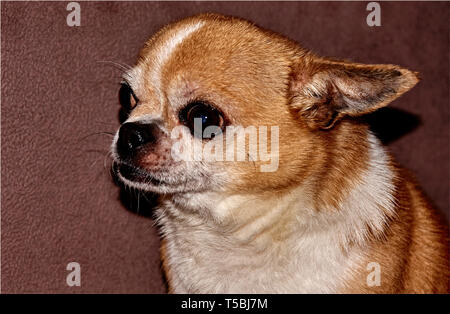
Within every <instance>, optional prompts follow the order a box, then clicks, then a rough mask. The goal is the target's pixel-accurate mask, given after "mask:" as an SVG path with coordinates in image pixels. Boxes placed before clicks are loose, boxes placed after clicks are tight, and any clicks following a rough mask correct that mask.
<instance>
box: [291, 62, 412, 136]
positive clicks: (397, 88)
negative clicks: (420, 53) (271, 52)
mask: <svg viewBox="0 0 450 314" xmlns="http://www.w3.org/2000/svg"><path fill="white" fill-rule="evenodd" d="M290 80H291V81H290V90H289V92H290V96H291V102H290V105H291V108H292V109H293V110H294V111H295V112H297V113H298V114H299V115H300V116H301V117H302V118H304V119H305V121H306V122H307V124H308V126H310V127H311V128H315V129H317V128H321V129H329V128H331V127H332V126H333V125H334V124H335V122H336V121H338V120H339V118H341V117H343V116H345V115H349V116H359V115H363V114H365V113H369V112H372V111H374V110H376V109H378V108H381V107H384V106H386V105H387V104H388V103H390V102H391V101H393V100H394V99H395V98H397V97H399V96H400V95H401V94H403V93H404V92H406V91H408V90H409V89H411V88H412V87H413V86H414V85H415V84H416V83H417V82H418V77H417V73H415V72H412V71H409V70H406V69H403V68H400V67H398V66H394V65H365V64H358V63H351V62H344V61H334V60H328V59H322V58H317V57H312V56H305V57H303V58H301V61H299V62H298V63H297V64H296V65H295V66H294V67H293V70H292V75H291V78H290Z"/></svg>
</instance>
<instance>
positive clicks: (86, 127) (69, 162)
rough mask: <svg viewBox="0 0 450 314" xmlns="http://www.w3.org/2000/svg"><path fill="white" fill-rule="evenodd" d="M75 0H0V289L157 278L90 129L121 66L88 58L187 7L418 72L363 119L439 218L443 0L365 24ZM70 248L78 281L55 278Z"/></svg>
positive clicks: (445, 112)
mask: <svg viewBox="0 0 450 314" xmlns="http://www.w3.org/2000/svg"><path fill="white" fill-rule="evenodd" d="M80 4H81V27H68V26H67V25H66V15H67V13H68V12H67V11H66V5H67V2H56V3H48V2H45V3H44V2H41V3H31V2H26V3H19V2H6V3H5V2H3V3H2V4H1V6H2V11H1V66H2V71H1V75H2V77H1V78H2V85H1V87H2V94H1V96H2V103H1V141H2V148H1V162H2V164H1V165H2V167H1V179H2V180H1V211H2V212H1V214H2V215H1V218H2V221H1V236H2V247H1V253H2V254H1V264H2V268H1V283H2V292H63V293H66V292H67V293H70V292H89V293H95V292H139V293H158V292H159V293H161V292H164V291H165V290H164V285H163V281H162V277H161V273H160V265H159V256H158V245H159V240H158V237H157V230H156V229H155V228H154V227H153V226H152V223H153V222H152V220H151V219H149V218H144V217H141V216H138V215H136V214H134V213H132V212H130V211H127V210H125V209H124V206H123V205H122V203H121V202H120V201H119V189H118V188H117V187H116V186H115V185H114V184H113V183H112V180H111V178H110V176H109V173H108V171H107V168H108V167H107V166H106V168H105V167H104V163H105V161H107V160H108V158H107V155H106V154H107V151H108V148H109V145H110V141H111V138H110V137H108V136H105V135H91V134H93V133H95V132H100V131H108V132H112V131H114V130H115V129H116V127H117V126H118V119H117V113H118V103H117V91H118V82H119V77H120V74H121V72H120V71H119V70H117V69H116V68H114V67H112V66H110V65H107V64H105V63H101V62H98V61H114V62H123V63H127V64H133V62H134V58H135V57H136V55H137V52H138V50H139V48H140V46H141V45H142V44H143V43H144V41H145V40H146V39H147V38H148V37H149V36H150V35H151V34H152V33H154V32H155V31H156V30H158V29H159V28H160V27H161V26H163V25H164V24H166V23H168V22H170V21H173V20H176V19H179V18H182V17H186V16H189V15H192V14H195V13H199V12H206V11H210V12H211V11H212V12H219V13H225V14H231V15H236V16H240V17H244V18H248V19H251V20H253V21H254V22H256V23H257V24H259V25H261V26H263V27H265V28H269V29H272V30H274V31H277V32H280V33H283V34H284V35H287V36H289V37H291V38H293V39H295V40H297V41H299V42H301V43H302V44H303V45H304V46H305V47H307V48H311V49H313V50H314V51H315V52H317V53H319V54H322V55H330V56H335V57H339V58H348V59H351V60H354V61H359V62H365V63H394V64H399V65H402V66H405V67H408V68H410V69H413V70H415V71H420V72H421V75H422V82H421V83H420V84H419V85H418V86H416V87H415V88H414V89H413V90H412V91H411V92H409V93H407V94H406V95H404V96H403V97H401V98H400V99H399V100H397V101H395V102H394V103H393V104H392V105H391V107H392V108H396V110H391V111H389V110H388V111H384V112H382V113H381V114H378V115H375V116H373V117H371V120H372V122H373V123H375V124H376V125H377V126H376V128H378V130H379V133H380V134H381V135H383V133H384V135H386V134H388V135H389V136H388V139H387V140H386V142H387V143H388V144H389V147H390V150H391V151H392V152H393V154H394V155H395V156H396V157H397V158H398V160H399V161H400V163H402V164H403V165H404V166H406V167H407V168H409V169H411V170H413V171H414V172H415V174H416V175H417V177H418V179H419V181H420V182H421V183H422V185H423V187H424V189H425V191H426V192H427V193H428V195H429V196H430V197H431V199H432V200H433V201H434V202H435V203H436V204H437V206H438V207H439V208H440V209H441V210H442V211H443V212H444V213H446V215H447V217H448V211H449V55H448V53H449V3H448V2H447V3H445V2H440V3H418V2H414V3H404V2H403V3H399V2H397V3H385V2H382V3H381V8H382V26H381V27H372V28H371V27H368V26H367V25H366V22H365V21H366V16H367V14H368V12H367V11H366V9H365V8H366V4H367V2H359V3H355V2H352V3H344V2H333V3H324V2H322V3H309V2H308V3H293V2H289V3H281V2H280V3H244V2H235V3H226V2H220V3H215V2H207V3H205V2H188V3H174V2H170V3H160V2H152V3H142V2H114V3H98V2H80ZM87 135H91V136H89V137H87V138H86V136H87ZM391 135H395V136H391ZM389 137H391V138H389ZM106 163H107V162H106ZM71 261H76V262H79V263H80V264H81V272H82V279H81V280H82V287H81V288H77V287H75V288H69V287H67V286H66V281H65V280H66V279H65V278H66V274H67V273H68V272H67V271H66V270H65V268H66V265H67V263H69V262H71Z"/></svg>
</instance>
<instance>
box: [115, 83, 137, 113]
mask: <svg viewBox="0 0 450 314" xmlns="http://www.w3.org/2000/svg"><path fill="white" fill-rule="evenodd" d="M120 85H121V86H120V89H119V102H120V105H121V106H122V107H123V108H124V109H125V110H127V111H130V110H132V109H133V108H134V107H136V104H137V103H138V101H139V100H138V99H137V97H136V95H135V94H134V92H133V90H132V89H131V87H130V85H129V84H128V83H126V82H122V83H120Z"/></svg>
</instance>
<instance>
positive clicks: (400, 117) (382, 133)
mask: <svg viewBox="0 0 450 314" xmlns="http://www.w3.org/2000/svg"><path fill="white" fill-rule="evenodd" d="M362 119H363V121H365V122H366V123H368V124H369V126H370V129H371V130H372V132H374V133H375V135H376V136H377V137H378V138H379V139H380V140H381V142H382V143H383V144H385V145H389V144H390V143H392V142H394V141H396V140H398V139H399V138H401V137H403V136H405V135H406V134H408V133H411V132H412V131H414V130H415V129H417V128H418V127H419V126H420V125H421V124H422V121H421V119H420V117H419V116H417V115H415V114H412V113H410V112H407V111H404V110H401V109H397V108H392V107H384V108H381V109H378V110H377V111H375V112H373V113H371V114H368V115H365V116H364V117H363V118H362Z"/></svg>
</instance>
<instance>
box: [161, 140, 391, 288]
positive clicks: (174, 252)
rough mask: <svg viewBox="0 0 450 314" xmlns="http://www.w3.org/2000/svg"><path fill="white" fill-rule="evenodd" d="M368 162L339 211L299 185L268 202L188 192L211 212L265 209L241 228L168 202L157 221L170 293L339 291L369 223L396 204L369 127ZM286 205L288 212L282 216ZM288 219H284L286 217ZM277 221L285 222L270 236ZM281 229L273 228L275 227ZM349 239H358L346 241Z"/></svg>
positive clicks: (377, 224) (378, 221) (380, 221)
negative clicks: (325, 207)
mask: <svg viewBox="0 0 450 314" xmlns="http://www.w3.org/2000/svg"><path fill="white" fill-rule="evenodd" d="M369 142H370V144H371V149H370V164H369V167H368V169H367V170H366V171H365V173H363V175H361V177H360V178H359V179H358V180H356V181H355V184H354V187H353V189H352V190H351V192H350V193H349V195H348V196H347V198H346V200H344V201H343V202H342V204H341V207H340V208H339V210H336V211H320V212H317V211H314V210H312V206H310V204H309V201H308V199H307V197H306V195H307V193H306V191H304V190H302V188H299V189H297V190H296V191H293V192H292V193H290V194H289V195H287V196H284V197H283V198H280V199H277V200H274V202H273V203H271V202H267V201H258V200H257V199H249V198H248V197H245V196H233V197H226V198H220V197H215V196H214V197H213V196H211V195H202V196H195V197H192V199H191V201H192V202H193V203H194V204H195V203H199V204H202V203H203V204H215V205H214V208H211V209H210V210H211V212H212V216H213V218H214V217H215V218H217V219H216V220H217V221H220V219H221V218H222V216H226V214H227V213H230V212H233V210H236V209H239V210H240V211H241V212H242V211H245V210H248V211H252V210H259V211H261V212H263V214H261V215H258V216H256V218H255V219H254V220H252V221H251V222H249V223H246V224H245V225H244V226H242V227H241V228H237V229H227V227H226V226H227V224H223V226H225V227H224V228H223V229H221V228H220V226H221V224H220V223H214V222H213V220H214V219H211V217H208V218H207V217H204V216H202V215H200V214H199V213H193V212H189V211H186V209H185V208H178V206H176V205H174V203H173V202H166V203H165V205H164V206H163V207H162V208H161V209H159V211H158V221H159V224H160V225H161V228H162V232H163V236H164V238H165V239H166V245H167V246H166V254H167V256H166V258H167V262H168V267H169V269H170V277H171V285H172V288H173V290H174V292H175V293H336V292H339V291H340V290H341V289H344V288H345V283H346V281H347V280H349V279H350V278H351V275H352V269H353V268H354V266H355V265H356V264H358V263H359V260H360V258H361V257H362V256H363V255H364V251H365V250H366V249H368V247H367V245H366V243H365V240H366V236H367V226H370V228H371V230H372V231H374V230H375V231H380V232H382V230H383V228H384V226H385V222H386V217H387V216H388V215H390V214H392V213H391V212H390V211H392V210H393V208H394V206H393V199H392V192H393V189H394V187H393V183H392V179H393V174H392V172H391V171H390V169H389V167H388V164H387V163H388V161H387V156H386V154H385V152H384V150H383V148H382V147H381V146H380V145H379V144H378V141H377V140H376V139H375V138H374V137H373V136H372V135H369ZM286 213H288V214H289V215H290V216H289V219H288V220H286V219H283V216H284V215H286ZM286 221H288V222H287V223H286ZM277 222H280V224H282V225H283V228H284V229H283V230H285V232H282V234H280V235H279V236H278V237H277V236H276V237H275V238H274V236H273V232H272V231H273V229H274V228H275V227H274V226H276V224H277ZM275 234H278V231H277V232H275ZM349 243H353V244H354V243H357V244H356V245H349Z"/></svg>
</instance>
